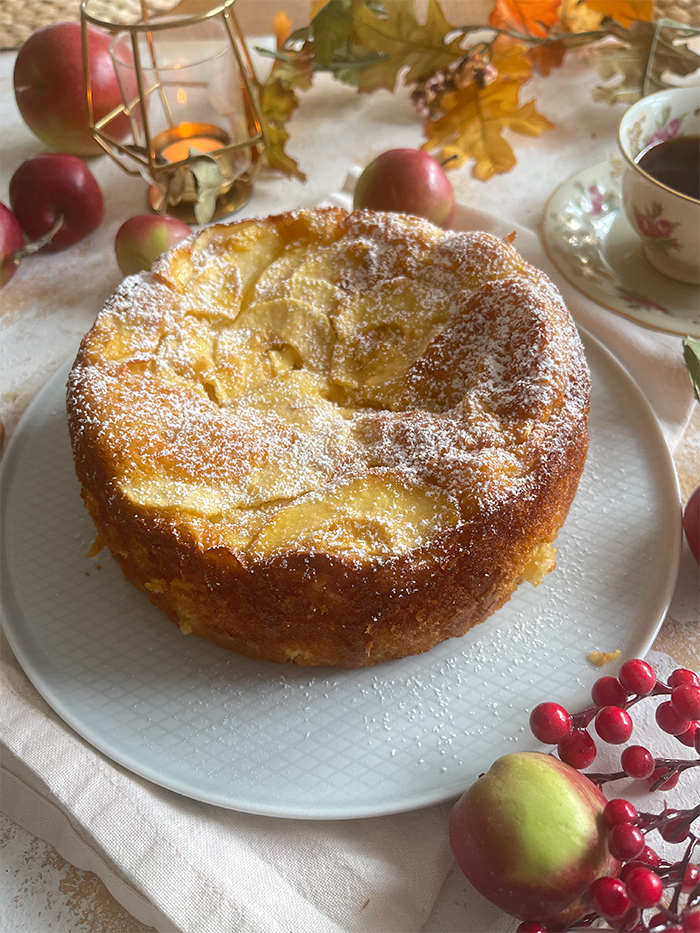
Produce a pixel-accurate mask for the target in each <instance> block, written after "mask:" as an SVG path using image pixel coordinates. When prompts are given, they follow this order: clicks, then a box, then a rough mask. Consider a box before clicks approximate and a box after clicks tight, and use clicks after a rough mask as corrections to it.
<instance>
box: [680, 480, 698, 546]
mask: <svg viewBox="0 0 700 933" xmlns="http://www.w3.org/2000/svg"><path fill="white" fill-rule="evenodd" d="M683 529H684V531H685V537H686V539H687V541H688V545H689V547H690V550H691V552H692V554H693V557H694V558H695V560H696V561H697V562H698V563H699V564H700V486H698V488H697V489H696V490H695V491H694V492H693V493H691V496H690V498H689V499H688V501H687V502H686V504H685V509H684V510H683Z"/></svg>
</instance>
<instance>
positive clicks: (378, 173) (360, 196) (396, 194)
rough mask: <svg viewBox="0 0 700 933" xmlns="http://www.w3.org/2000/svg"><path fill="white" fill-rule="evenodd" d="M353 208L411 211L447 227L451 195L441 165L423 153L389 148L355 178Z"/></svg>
mask: <svg viewBox="0 0 700 933" xmlns="http://www.w3.org/2000/svg"><path fill="white" fill-rule="evenodd" d="M353 207H354V208H355V209H356V210H357V209H358V208H363V207H366V208H369V209H370V210H373V211H393V212H397V213H402V214H415V215H416V216H417V217H425V218H426V220H429V221H431V223H434V224H436V226H438V227H449V225H450V224H451V223H452V219H453V217H454V213H455V195H454V191H453V190H452V184H451V182H450V180H449V178H448V177H447V175H446V174H445V172H444V170H443V168H442V166H441V165H440V163H439V162H437V161H436V160H435V159H434V158H433V157H432V156H431V155H428V153H427V152H423V151H422V150H421V149H390V150H389V151H388V152H384V153H382V155H380V156H378V157H377V158H376V159H375V160H374V161H373V162H370V164H369V165H368V166H367V167H366V168H365V170H364V171H363V172H362V174H361V175H360V177H359V178H358V180H357V184H356V186H355V195H354V199H353Z"/></svg>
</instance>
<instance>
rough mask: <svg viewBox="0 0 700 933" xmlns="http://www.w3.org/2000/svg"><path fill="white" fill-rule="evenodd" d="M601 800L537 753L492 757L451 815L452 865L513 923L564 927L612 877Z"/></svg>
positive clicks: (576, 775) (588, 785) (580, 779)
mask: <svg viewBox="0 0 700 933" xmlns="http://www.w3.org/2000/svg"><path fill="white" fill-rule="evenodd" d="M606 802H607V801H606V799H605V797H604V796H603V794H602V793H601V792H600V790H599V789H598V788H597V787H596V785H595V784H594V783H593V782H592V781H590V780H589V779H588V778H587V777H586V776H585V775H584V774H581V772H580V771H576V770H575V769H574V768H572V767H570V766H569V765H567V764H565V763H564V762H562V761H560V760H559V759H558V758H554V757H553V756H552V755H545V754H543V753H541V752H515V753H513V754H511V755H505V756H504V757H503V758H499V759H498V760H497V761H496V762H494V764H493V765H492V767H491V769H490V770H489V771H488V773H487V774H485V775H483V776H482V777H480V778H479V779H478V780H477V781H476V783H475V784H473V785H472V787H470V788H469V790H468V791H467V792H466V793H465V794H464V795H463V796H462V797H461V798H460V799H459V800H458V802H457V803H456V804H455V806H454V808H453V810H452V813H451V815H450V844H451V846H452V851H453V853H454V856H455V859H456V861H457V864H458V865H459V867H460V868H461V870H462V871H463V872H464V874H465V875H466V877H467V878H468V880H469V881H470V882H471V884H472V885H473V886H474V887H475V888H476V889H477V891H479V892H480V893H481V894H482V895H483V896H484V897H485V898H487V899H488V900H489V901H491V902H492V903H493V904H495V905H496V906H498V907H500V908H501V910H504V911H505V912H506V913H509V914H511V915H512V916H514V917H518V918H519V919H520V920H536V921H540V922H545V921H556V922H558V923H565V922H571V921H573V920H576V919H578V918H580V917H581V916H583V915H584V914H585V913H586V911H587V909H590V908H589V907H588V904H587V900H586V897H585V894H586V892H587V890H588V888H589V887H590V885H591V884H592V882H593V881H595V879H596V878H600V877H602V876H603V875H612V876H617V874H618V873H619V870H620V863H619V862H618V861H617V860H616V859H614V858H613V857H612V855H611V854H610V852H609V851H608V832H609V830H608V827H607V824H606V822H605V820H604V819H603V809H604V808H605V804H606Z"/></svg>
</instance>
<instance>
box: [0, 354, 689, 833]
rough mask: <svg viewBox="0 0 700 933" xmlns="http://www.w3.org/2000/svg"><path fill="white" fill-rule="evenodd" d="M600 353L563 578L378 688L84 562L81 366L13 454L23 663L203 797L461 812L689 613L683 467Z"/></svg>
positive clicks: (41, 406) (86, 728)
mask: <svg viewBox="0 0 700 933" xmlns="http://www.w3.org/2000/svg"><path fill="white" fill-rule="evenodd" d="M586 346H587V354H588V358H589V362H590V365H591V369H592V374H593V400H592V418H591V450H590V454H589V460H588V463H587V465H586V469H585V472H584V476H583V479H582V482H581V487H580V491H579V494H578V496H577V498H576V501H575V503H574V506H573V508H572V511H571V513H570V515H569V518H568V520H567V522H566V525H565V527H564V529H563V530H562V532H561V534H560V535H559V540H558V545H559V555H558V566H557V568H556V570H555V571H554V572H553V573H552V574H550V575H549V576H548V577H547V579H546V581H545V582H544V583H543V584H542V585H541V586H540V587H538V588H537V589H533V588H532V587H530V586H523V587H521V589H520V590H519V591H518V592H517V593H516V594H515V596H514V597H513V599H512V600H511V601H510V603H508V604H507V605H506V606H505V607H504V608H503V609H502V610H501V611H500V612H498V613H497V614H496V615H495V616H493V617H492V618H491V619H490V620H488V621H487V622H486V623H484V624H483V625H481V626H479V627H477V629H475V630H474V631H472V632H470V633H468V634H467V635H466V636H465V637H464V638H462V639H460V640H450V641H448V642H445V643H443V644H442V645H439V646H437V647H436V648H434V649H433V650H432V651H430V652H428V653H427V654H424V655H421V656H419V657H414V658H406V659H404V660H401V661H395V662H390V663H387V664H383V665H379V666H378V667H375V668H366V669H364V670H361V671H342V670H334V669H328V668H323V669H309V668H297V667H293V666H277V665H273V664H268V663H265V662H258V661H252V660H250V659H248V658H244V657H240V656H237V655H235V654H233V653H231V652H227V651H224V650H222V649H218V648H215V647H214V646H213V645H211V644H209V643H207V642H206V641H203V640H202V639H199V638H197V637H196V636H194V635H192V636H188V637H185V636H183V635H181V634H180V632H179V631H178V629H177V628H176V627H175V626H174V625H173V623H172V622H170V621H169V620H168V619H167V618H166V617H165V615H163V614H162V613H161V612H160V611H159V610H157V609H155V608H154V607H152V606H151V605H150V603H149V602H148V600H147V599H146V598H145V597H144V596H143V595H142V594H141V593H139V592H138V591H137V590H136V589H134V588H133V587H132V586H130V585H129V584H128V583H126V582H125V580H124V578H123V576H122V574H121V571H120V570H119V569H118V567H117V565H116V564H115V563H114V562H113V561H112V560H111V559H110V557H109V556H108V554H107V553H106V552H103V553H102V554H100V555H98V556H97V557H92V558H91V557H87V556H86V554H87V552H88V550H89V548H90V546H91V544H92V542H93V540H94V537H95V533H94V529H93V527H92V524H91V522H90V519H89V517H88V515H87V512H86V510H85V509H84V508H83V506H82V503H81V500H80V497H79V491H78V483H77V480H76V478H75V475H74V471H73V465H72V458H71V452H70V445H69V440H68V433H67V427H66V418H65V412H64V386H65V381H66V375H67V372H68V365H66V366H64V367H63V368H62V370H61V371H60V372H59V373H57V374H56V376H55V377H54V378H53V379H52V380H51V381H50V382H49V384H48V385H47V386H46V387H45V389H44V390H43V392H42V393H41V394H40V395H39V396H38V397H37V398H36V399H35V401H34V402H33V404H32V405H31V407H30V409H29V410H28V411H27V413H26V415H25V417H24V419H23V421H22V422H21V425H20V427H19V428H18V430H17V432H16V435H15V436H14V437H13V439H12V443H11V444H10V446H9V447H8V450H7V452H6V455H5V457H4V469H3V475H2V479H3V497H2V576H3V600H4V608H5V615H6V623H5V625H6V633H7V637H8V639H9V641H10V643H11V645H12V648H13V650H14V651H15V653H16V655H17V657H18V659H19V661H20V663H21V664H22V666H23V668H24V670H25V671H26V673H27V674H28V676H29V677H30V678H31V680H32V681H33V683H34V684H35V686H36V687H37V689H38V690H39V692H40V693H41V694H42V695H43V696H44V698H45V699H46V700H47V701H48V702H49V704H50V705H51V706H52V707H53V708H54V709H55V710H56V712H57V713H58V714H59V715H60V716H61V717H62V718H63V719H64V720H65V721H66V722H67V723H68V724H69V725H70V726H72V727H73V729H75V731H76V732H78V733H79V734H80V735H81V736H83V737H84V738H85V739H87V741H88V742H90V743H91V744H92V745H93V746H95V748H97V749H99V750H100V751H101V752H103V753H104V754H106V755H107V756H109V757H110V758H112V759H114V760H115V761H116V762H118V763H120V764H121V765H123V766H125V767H126V768H128V769H130V770H131V771H132V772H135V773H136V774H138V775H141V776H143V777H145V778H147V779H149V780H151V781H153V782H154V783H156V784H158V785H161V786H163V787H166V788H169V789H171V790H173V791H176V792H178V793H181V794H184V795H186V796H188V797H192V798H195V799H197V800H202V801H205V802H208V803H212V804H216V805H219V806H222V807H229V808H233V809H236V810H242V811H247V812H251V813H259V814H268V815H273V816H284V817H297V818H315V819H327V818H354V817H365V816H376V815H380V814H388V813H394V812H398V811H403V810H410V809H414V808H417V807H422V806H426V805H428V804H433V803H437V802H440V801H445V800H448V799H450V798H453V797H455V796H456V795H457V794H459V793H460V792H461V791H462V790H463V789H464V788H465V787H466V786H468V785H469V784H470V783H472V782H473V781H474V780H475V778H476V777H477V775H478V774H479V773H480V772H482V771H484V770H487V769H488V767H489V766H490V765H491V763H492V762H493V760H494V759H495V758H497V757H498V756H500V755H502V754H505V753H508V752H511V751H515V750H516V749H523V748H530V747H534V745H535V743H534V742H533V740H532V738H531V736H530V735H529V732H528V729H527V719H528V714H529V711H530V709H531V708H532V707H533V706H535V705H536V704H537V703H538V702H540V701H542V700H544V699H552V700H557V701H560V702H563V703H565V704H567V705H569V706H570V707H571V708H577V707H580V706H583V705H585V704H587V700H588V692H589V690H590V687H591V684H592V683H593V681H594V680H595V679H596V678H597V677H598V676H600V673H601V670H600V669H599V668H595V667H594V666H593V665H592V664H591V663H590V662H589V660H588V654H589V652H590V651H592V650H593V649H600V650H604V651H612V650H615V649H618V648H619V649H620V651H621V656H620V662H621V661H622V660H624V659H625V658H628V657H632V656H637V655H643V654H644V653H645V652H646V650H647V649H648V647H649V645H650V644H651V642H652V641H653V639H654V636H655V634H656V632H657V630H658V628H659V626H660V624H661V621H662V618H663V615H664V613H665V610H666V607H667V605H668V603H669V601H670V598H671V594H672V591H673V586H674V583H675V579H676V574H677V568H678V560H679V551H680V540H681V530H680V510H679V500H678V491H677V486H676V481H675V472H674V469H673V465H672V462H671V460H670V457H669V455H668V452H667V448H666V446H665V444H664V442H663V439H662V435H661V432H660V429H659V426H658V423H657V422H656V420H655V418H654V416H653V415H652V413H651V412H650V409H649V408H648V407H647V404H646V402H645V401H644V400H643V398H642V396H641V394H640V392H639V390H638V389H637V388H636V386H635V385H634V384H633V383H632V382H631V380H630V379H629V377H628V376H627V375H626V373H625V372H624V370H622V369H621V367H620V366H619V365H618V364H617V363H616V362H615V360H614V359H613V358H612V357H611V356H610V355H609V354H608V353H607V352H606V351H604V350H603V349H602V348H600V346H599V345H598V344H597V343H596V342H595V341H592V340H591V339H586ZM618 663H619V662H618ZM617 666H618V665H617V664H611V665H609V667H608V668H606V669H605V671H606V673H608V672H612V671H614V670H616V669H617Z"/></svg>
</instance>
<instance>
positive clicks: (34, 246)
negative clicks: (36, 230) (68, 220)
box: [14, 214, 64, 265]
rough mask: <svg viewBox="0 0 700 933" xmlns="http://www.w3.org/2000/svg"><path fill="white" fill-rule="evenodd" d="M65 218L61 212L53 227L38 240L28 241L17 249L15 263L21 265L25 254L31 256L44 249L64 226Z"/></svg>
mask: <svg viewBox="0 0 700 933" xmlns="http://www.w3.org/2000/svg"><path fill="white" fill-rule="evenodd" d="M63 220H64V217H63V214H59V215H58V217H57V218H56V220H55V221H54V224H53V226H52V227H51V229H50V230H48V231H47V232H46V233H45V234H44V235H43V236H40V237H39V238H38V239H37V240H32V242H31V243H27V244H26V245H25V246H23V247H22V248H21V249H16V250H15V253H14V260H15V265H19V263H20V260H22V259H24V257H25V256H31V255H33V254H34V253H38V252H39V250H40V249H43V248H44V247H45V246H46V244H47V243H50V242H51V241H52V240H53V238H54V237H55V236H56V234H57V233H58V231H59V230H60V229H61V227H62V226H63Z"/></svg>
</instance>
